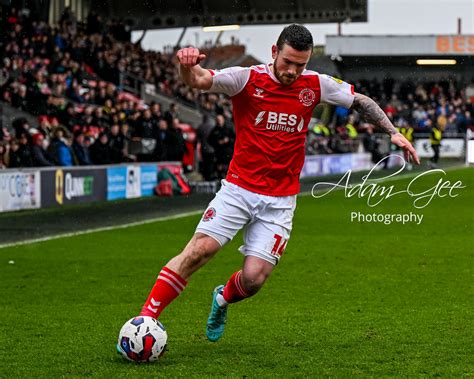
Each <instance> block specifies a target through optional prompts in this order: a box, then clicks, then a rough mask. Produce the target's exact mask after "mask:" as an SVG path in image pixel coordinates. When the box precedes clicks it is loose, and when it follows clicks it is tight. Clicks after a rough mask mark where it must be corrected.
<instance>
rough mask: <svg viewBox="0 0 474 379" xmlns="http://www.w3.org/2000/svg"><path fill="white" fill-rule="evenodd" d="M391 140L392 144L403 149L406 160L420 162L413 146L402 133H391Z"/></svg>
mask: <svg viewBox="0 0 474 379" xmlns="http://www.w3.org/2000/svg"><path fill="white" fill-rule="evenodd" d="M391 141H392V143H393V144H394V145H397V146H398V147H400V148H402V149H403V154H404V155H405V160H406V161H407V162H410V161H414V162H415V163H416V164H420V158H418V154H417V153H416V150H415V148H414V147H413V146H412V144H411V143H410V142H408V140H407V139H406V138H405V136H404V135H403V134H402V133H396V134H393V135H392V137H391Z"/></svg>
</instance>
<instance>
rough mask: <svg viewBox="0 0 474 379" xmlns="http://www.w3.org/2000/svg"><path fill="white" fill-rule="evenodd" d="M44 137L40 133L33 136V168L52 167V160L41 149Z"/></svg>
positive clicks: (49, 155)
mask: <svg viewBox="0 0 474 379" xmlns="http://www.w3.org/2000/svg"><path fill="white" fill-rule="evenodd" d="M43 145H44V137H43V134H41V133H36V134H34V135H33V147H32V149H31V151H32V156H33V166H34V167H51V166H54V159H53V157H52V156H51V154H49V153H48V152H47V151H46V149H45V148H44V147H43Z"/></svg>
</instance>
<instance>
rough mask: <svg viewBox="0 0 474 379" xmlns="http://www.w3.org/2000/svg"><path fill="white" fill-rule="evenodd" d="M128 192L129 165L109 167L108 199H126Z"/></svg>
mask: <svg viewBox="0 0 474 379" xmlns="http://www.w3.org/2000/svg"><path fill="white" fill-rule="evenodd" d="M126 192H127V167H111V168H108V169H107V200H117V199H125V195H126Z"/></svg>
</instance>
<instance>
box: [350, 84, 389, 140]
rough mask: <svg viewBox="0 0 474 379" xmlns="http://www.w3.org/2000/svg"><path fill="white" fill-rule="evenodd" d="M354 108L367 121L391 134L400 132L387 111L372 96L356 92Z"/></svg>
mask: <svg viewBox="0 0 474 379" xmlns="http://www.w3.org/2000/svg"><path fill="white" fill-rule="evenodd" d="M352 109H354V110H356V111H357V112H358V113H359V114H360V116H361V117H362V118H363V119H364V120H365V121H367V122H369V123H371V124H373V125H375V126H378V127H380V128H381V129H383V130H384V131H385V132H387V133H388V134H389V135H391V136H392V135H394V134H397V133H398V132H397V129H395V127H394V126H393V124H392V123H391V122H390V120H389V119H388V117H387V115H386V114H385V112H384V111H383V110H382V109H381V108H380V107H379V106H378V105H377V103H376V102H375V101H373V100H372V99H371V98H370V97H367V96H365V95H362V94H361V93H356V94H355V98H354V103H353V104H352Z"/></svg>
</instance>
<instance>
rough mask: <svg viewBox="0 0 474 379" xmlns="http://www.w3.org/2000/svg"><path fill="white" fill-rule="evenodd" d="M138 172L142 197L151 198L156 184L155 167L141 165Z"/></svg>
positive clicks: (156, 173)
mask: <svg viewBox="0 0 474 379" xmlns="http://www.w3.org/2000/svg"><path fill="white" fill-rule="evenodd" d="M140 171H141V173H140V176H141V193H142V196H153V194H154V190H155V187H156V185H157V184H158V167H157V165H141V166H140Z"/></svg>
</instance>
